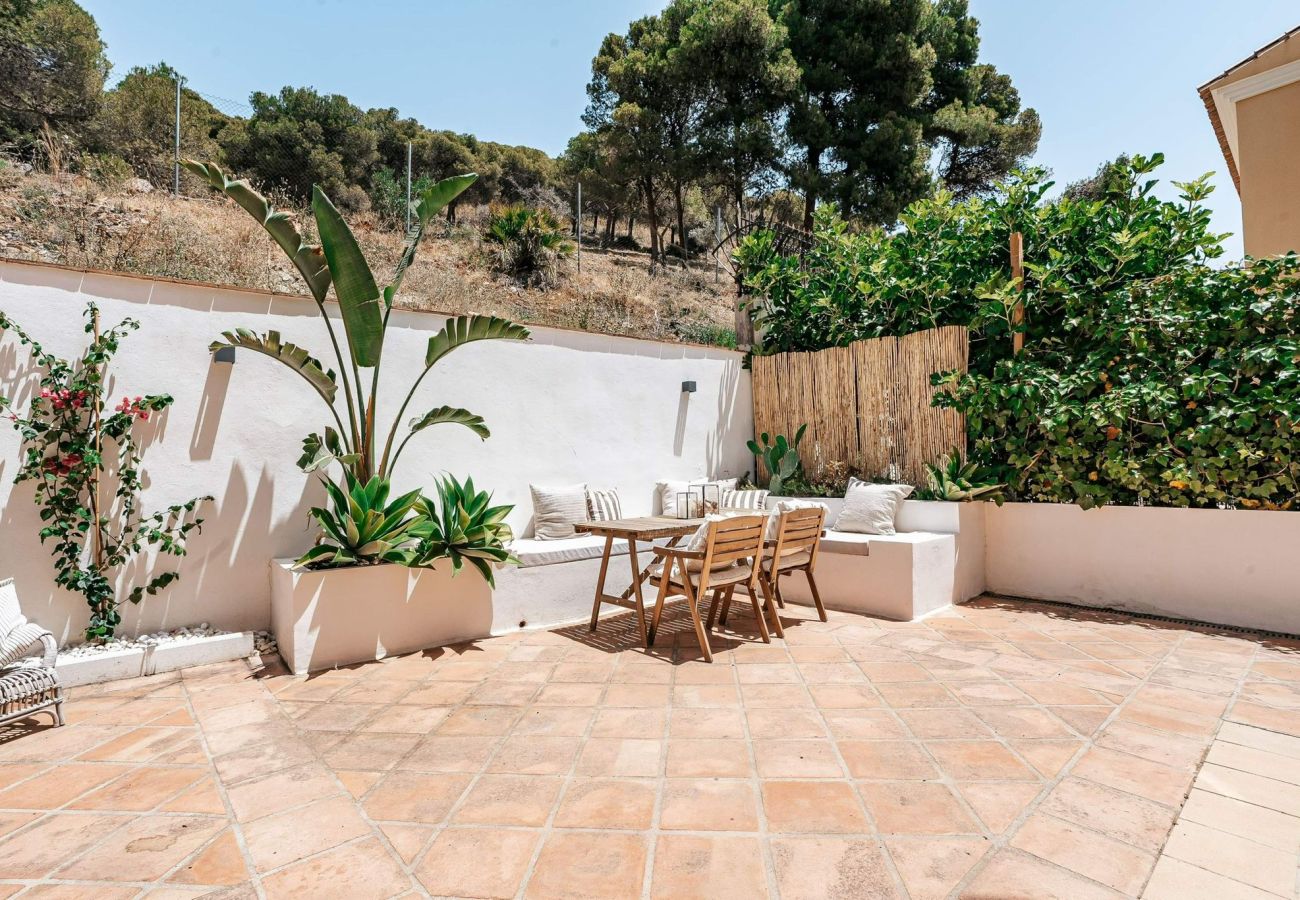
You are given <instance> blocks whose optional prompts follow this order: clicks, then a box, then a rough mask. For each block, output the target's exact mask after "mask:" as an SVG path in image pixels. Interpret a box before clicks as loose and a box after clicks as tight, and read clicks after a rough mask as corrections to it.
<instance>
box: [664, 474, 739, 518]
mask: <svg viewBox="0 0 1300 900" xmlns="http://www.w3.org/2000/svg"><path fill="white" fill-rule="evenodd" d="M736 480H737V479H735V478H724V479H722V480H721V481H709V480H707V479H704V478H700V479H696V480H694V481H661V482H659V483H658V484H657V485H656V486H655V487H656V488H657V489H658V491H659V509H660V515H664V516H667V517H668V518H670V519H690V518H694V516H691V515H678V514H677V500H678V497H677V495H678V494H684V493H686V492H687V491H691V492H693V496H692V498H691V499H692V500H696V501H698V500H701V499H703V498H702V497H701V492H702V490H703V488H704V486H705V485H706V484H707V485H709V486H710V490H709V498H710V499H712V498H713V496H714V491H713V489H712V486H713V485H717V488H718V495H719V496H721V494H723V493H725V492H726V491H734V490H735V489H736Z"/></svg>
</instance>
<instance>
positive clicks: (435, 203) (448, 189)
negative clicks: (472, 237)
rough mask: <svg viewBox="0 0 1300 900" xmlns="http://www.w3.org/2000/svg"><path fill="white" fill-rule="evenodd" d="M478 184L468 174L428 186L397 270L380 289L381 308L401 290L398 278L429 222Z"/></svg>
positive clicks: (416, 209)
mask: <svg viewBox="0 0 1300 900" xmlns="http://www.w3.org/2000/svg"><path fill="white" fill-rule="evenodd" d="M477 180H478V175H476V174H475V173H473V172H471V173H468V174H466V175H452V176H451V177H450V178H444V179H442V180H441V181H439V182H438V183H437V184H432V185H430V186H429V187H428V188H426V189H425V191H424V193H422V194H421V195H420V199H419V200H417V201H416V202H415V203H414V204H413V206H414V208H415V219H414V221H413V222H412V223H411V229H410V231H408V232H407V233H406V245H405V247H404V248H403V249H402V258H401V259H400V260H398V262H397V269H396V271H394V272H393V281H392V283H391V284H390V285H388V287H386V288H384V305H385V306H392V305H393V298H394V297H396V296H397V292H398V290H399V289H400V288H401V286H402V278H403V276H405V275H406V270H407V269H408V268H410V266H411V263H412V262H414V261H415V251H416V250H417V249H418V248H419V246H420V239H421V238H423V237H424V229H425V228H426V227H427V226H428V224H429V220H430V219H432V218H433V217H434V216H435V215H437V214H438V213H439V212H441V211H442V210H443V209H445V208H446V206H447V204H448V203H450V202H451V201H453V200H455V199H456V198H457V197H459V196H460V195H461V193H463V192H464V191H465V189H466V188H468V187H469V186H470V185H471V184H473V183H474V182H475V181H477Z"/></svg>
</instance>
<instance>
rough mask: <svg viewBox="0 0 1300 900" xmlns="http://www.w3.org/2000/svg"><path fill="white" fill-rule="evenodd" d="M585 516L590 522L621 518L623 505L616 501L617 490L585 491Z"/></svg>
mask: <svg viewBox="0 0 1300 900" xmlns="http://www.w3.org/2000/svg"><path fill="white" fill-rule="evenodd" d="M587 518H588V519H590V520H591V521H592V522H609V521H612V520H614V519H621V518H623V505H622V504H621V503H619V502H618V491H616V490H614V489H613V488H611V489H610V490H608V491H592V490H589V491H587Z"/></svg>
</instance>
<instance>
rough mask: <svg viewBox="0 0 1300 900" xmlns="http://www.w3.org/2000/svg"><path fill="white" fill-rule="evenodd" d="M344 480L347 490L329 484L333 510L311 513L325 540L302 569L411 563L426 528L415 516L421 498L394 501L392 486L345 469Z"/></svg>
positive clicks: (306, 556) (308, 555)
mask: <svg viewBox="0 0 1300 900" xmlns="http://www.w3.org/2000/svg"><path fill="white" fill-rule="evenodd" d="M343 480H344V487H339V486H338V485H337V484H334V483H333V482H332V481H325V491H326V492H327V493H328V494H329V501H330V505H329V507H328V508H327V507H320V506H317V507H313V508H312V511H311V517H312V518H313V519H315V520H316V522H317V524H318V525H320V527H321V537H320V540H319V542H318V543H317V544H316V546H315V547H312V548H311V549H310V550H308V551H307V552H306V553H305V554H304V555H303V556H302V558H301V559H299V560H298V565H300V566H313V567H315V568H318V569H325V568H334V567H338V566H357V565H375V564H377V563H383V562H395V563H402V564H406V563H408V561H409V558H410V551H411V549H412V548H413V546H414V544H415V541H416V538H417V533H416V529H417V527H418V526H419V524H420V518H419V517H418V516H412V515H411V511H412V510H413V509H415V507H416V504H417V503H419V501H420V492H419V491H418V490H415V491H411V492H410V493H409V494H403V495H402V496H400V497H398V498H397V499H395V500H392V501H389V499H388V492H389V486H388V482H387V481H386V480H385V479H383V478H380V477H379V476H377V475H376V476H374V477H372V478H371V479H370V480H369V481H367V482H365V483H364V484H363V483H362V482H360V481H358V480H357V479H356V478H355V477H353V475H352V473H351V472H350V471H348V470H347V469H344V470H343ZM345 488H346V489H345Z"/></svg>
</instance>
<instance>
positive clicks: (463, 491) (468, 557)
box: [410, 475, 518, 587]
mask: <svg viewBox="0 0 1300 900" xmlns="http://www.w3.org/2000/svg"><path fill="white" fill-rule="evenodd" d="M491 504H492V495H491V494H489V493H488V492H487V491H477V490H475V489H474V479H473V478H467V479H465V483H464V484H461V483H459V482H458V481H456V479H455V478H453V477H451V476H450V475H448V476H447V477H446V478H444V479H443V480H442V481H440V482H439V483H438V501H437V503H435V502H434V501H433V500H430V499H429V498H427V497H426V498H422V499H421V500H420V501H419V502H418V503H417V504H416V508H417V510H418V512H419V513H420V518H421V522H420V524H419V525H418V526H417V527H416V531H417V532H418V534H419V537H420V543H419V545H418V546H417V547H416V550H415V553H414V554H413V555H412V558H411V560H410V564H411V565H416V566H428V565H431V564H432V563H433V562H434V561H436V560H439V559H443V558H448V559H450V560H451V571H452V574H453V575H454V574H455V573H456V572H459V571H460V569H461V566H462V565H463V564H464V563H466V562H468V563H469V564H470V565H472V566H474V568H476V569H478V570H479V572H481V573H482V575H483V578H484V579H485V580H486V581H487V583H488V584H489V585H492V586H494V587H495V585H496V582H495V580H494V579H493V577H492V563H518V560H516V559H515V558H514V557H513V556H511V555H510V551H509V550H507V549H506V546H505V545H506V543H507V542H508V541H509V540H510V539H511V537H513V535H512V533H511V530H510V526H509V525H507V524H506V522H505V518H506V515H507V514H508V513H509V512H510V510H511V509H513V507H512V506H492V505H491Z"/></svg>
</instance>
